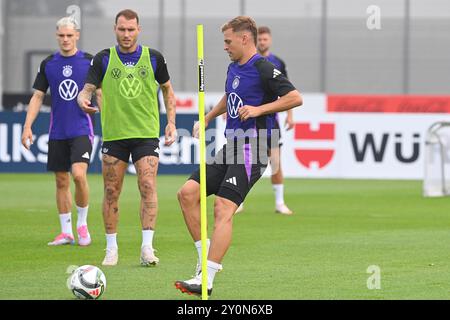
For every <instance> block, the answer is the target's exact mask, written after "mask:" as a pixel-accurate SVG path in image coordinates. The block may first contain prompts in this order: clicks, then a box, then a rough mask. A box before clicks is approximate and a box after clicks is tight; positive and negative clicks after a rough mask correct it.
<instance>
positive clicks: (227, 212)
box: [214, 197, 235, 224]
mask: <svg viewBox="0 0 450 320" xmlns="http://www.w3.org/2000/svg"><path fill="white" fill-rule="evenodd" d="M233 208H234V206H232V205H230V201H229V200H226V199H223V198H219V197H217V198H216V200H215V202H214V218H215V221H216V224H217V223H226V222H231V221H232V220H233V214H234V211H235V210H234V209H233Z"/></svg>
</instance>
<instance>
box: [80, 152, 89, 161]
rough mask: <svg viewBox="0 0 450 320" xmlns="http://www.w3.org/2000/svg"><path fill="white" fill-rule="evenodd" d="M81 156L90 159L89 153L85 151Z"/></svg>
mask: <svg viewBox="0 0 450 320" xmlns="http://www.w3.org/2000/svg"><path fill="white" fill-rule="evenodd" d="M81 157H82V158H84V159H88V160H89V153H88V152H85V153H84V154H83V155H82V156H81Z"/></svg>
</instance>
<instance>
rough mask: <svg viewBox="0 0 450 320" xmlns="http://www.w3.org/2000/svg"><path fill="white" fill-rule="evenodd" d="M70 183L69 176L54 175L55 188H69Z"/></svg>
mask: <svg viewBox="0 0 450 320" xmlns="http://www.w3.org/2000/svg"><path fill="white" fill-rule="evenodd" d="M69 187H70V183H69V178H68V176H66V175H64V176H63V175H61V176H58V175H57V176H56V188H57V189H60V190H62V189H69Z"/></svg>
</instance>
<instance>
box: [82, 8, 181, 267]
mask: <svg viewBox="0 0 450 320" xmlns="http://www.w3.org/2000/svg"><path fill="white" fill-rule="evenodd" d="M140 31H141V27H140V25H139V17H138V15H137V13H136V12H134V11H132V10H129V9H126V10H122V11H120V12H119V13H118V14H117V15H116V19H115V25H114V32H115V35H116V39H117V45H115V46H113V47H111V48H109V49H105V50H103V51H101V52H99V53H98V54H97V55H96V56H95V58H94V60H93V65H92V67H91V68H90V70H89V74H88V77H87V80H86V84H85V86H84V89H83V91H82V92H81V93H80V95H79V96H78V103H79V105H80V108H81V109H82V110H83V111H85V112H87V113H95V112H97V111H98V110H97V109H96V108H93V107H92V106H91V105H90V104H91V96H92V94H93V93H94V91H95V89H96V88H99V87H101V88H102V103H101V107H102V110H101V120H102V136H103V145H102V153H103V157H102V168H103V182H104V197H103V221H104V224H105V231H106V255H105V258H104V260H103V265H106V266H114V265H116V264H117V262H118V258H119V254H118V245H117V225H118V222H119V196H120V193H121V190H122V184H123V179H124V175H125V172H126V169H127V167H128V161H129V158H130V155H131V157H132V161H133V163H134V165H135V167H136V172H137V179H138V188H139V192H140V198H141V203H140V213H139V215H140V218H141V226H142V245H141V256H140V262H141V265H143V266H152V265H156V264H158V263H159V258H158V257H156V256H155V253H154V251H155V250H154V248H153V235H154V232H155V226H156V217H157V214H158V198H157V192H156V191H157V190H156V174H157V172H158V161H159V107H158V97H157V91H158V88H161V90H162V93H163V97H164V103H165V106H166V111H167V126H166V128H165V145H171V144H172V143H173V142H174V141H175V139H176V135H177V132H176V127H175V94H174V91H173V88H172V84H171V82H170V80H169V79H170V77H169V72H168V71H167V65H166V60H165V59H164V57H163V56H162V54H161V53H160V52H158V51H156V50H154V49H150V48H149V47H146V46H142V45H139V44H138V43H137V40H138V35H139V33H140Z"/></svg>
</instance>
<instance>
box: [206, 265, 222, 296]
mask: <svg viewBox="0 0 450 320" xmlns="http://www.w3.org/2000/svg"><path fill="white" fill-rule="evenodd" d="M220 269H221V265H220V263H216V262H213V261H210V260H208V289H211V288H212V286H213V282H214V277H215V276H216V273H217V272H218V271H219V270H220Z"/></svg>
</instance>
